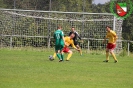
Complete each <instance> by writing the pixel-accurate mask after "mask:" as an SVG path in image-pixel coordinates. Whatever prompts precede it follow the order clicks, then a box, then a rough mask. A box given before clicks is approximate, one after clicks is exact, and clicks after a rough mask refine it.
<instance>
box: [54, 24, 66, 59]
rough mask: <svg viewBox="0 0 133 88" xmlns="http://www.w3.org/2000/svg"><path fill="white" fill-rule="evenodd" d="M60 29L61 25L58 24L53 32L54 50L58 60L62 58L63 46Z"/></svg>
mask: <svg viewBox="0 0 133 88" xmlns="http://www.w3.org/2000/svg"><path fill="white" fill-rule="evenodd" d="M61 29H62V28H61V26H59V27H58V30H56V31H55V32H54V39H55V52H56V55H57V57H58V58H59V60H60V61H62V60H63V53H62V49H63V47H64V34H63V31H62V30H61Z"/></svg>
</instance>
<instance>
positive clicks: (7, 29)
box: [0, 9, 123, 52]
mask: <svg viewBox="0 0 133 88" xmlns="http://www.w3.org/2000/svg"><path fill="white" fill-rule="evenodd" d="M122 22H123V21H122V20H120V19H117V18H115V17H114V16H113V15H112V14H110V13H85V12H60V11H39V10H19V9H0V24H1V25H0V30H1V31H0V39H1V41H0V47H26V46H31V47H48V48H51V47H54V40H53V33H54V31H55V30H56V29H57V26H58V25H62V27H63V31H64V33H65V36H67V35H68V33H69V32H70V28H71V27H72V26H74V27H75V28H76V30H77V31H78V32H79V34H80V35H81V37H82V39H84V43H80V46H81V47H82V48H83V49H89V50H103V49H105V45H103V44H102V40H103V38H104V37H105V34H106V30H105V27H106V26H107V25H109V26H111V27H112V28H113V29H114V31H116V33H117V34H118V38H119V39H118V40H121V39H122V28H121V26H122ZM121 50H122V41H117V48H116V52H120V51H121Z"/></svg>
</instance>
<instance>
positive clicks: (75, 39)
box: [69, 27, 82, 55]
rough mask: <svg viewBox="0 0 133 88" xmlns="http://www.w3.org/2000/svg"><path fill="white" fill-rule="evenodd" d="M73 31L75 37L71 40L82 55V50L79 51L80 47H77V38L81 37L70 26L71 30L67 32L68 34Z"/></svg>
mask: <svg viewBox="0 0 133 88" xmlns="http://www.w3.org/2000/svg"><path fill="white" fill-rule="evenodd" d="M72 33H74V34H75V37H74V38H73V42H74V45H75V46H76V47H77V48H78V49H80V55H82V51H81V48H80V47H79V45H78V38H79V39H80V40H81V37H80V36H79V34H78V32H77V31H76V30H75V28H74V27H72V28H71V32H70V33H69V36H70V35H71V34H72Z"/></svg>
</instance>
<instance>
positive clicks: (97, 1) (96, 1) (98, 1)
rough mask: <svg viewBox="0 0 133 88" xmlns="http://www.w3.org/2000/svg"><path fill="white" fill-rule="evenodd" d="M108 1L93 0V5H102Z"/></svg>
mask: <svg viewBox="0 0 133 88" xmlns="http://www.w3.org/2000/svg"><path fill="white" fill-rule="evenodd" d="M109 1H110V0H94V2H93V3H95V4H98V3H100V4H104V3H105V2H109Z"/></svg>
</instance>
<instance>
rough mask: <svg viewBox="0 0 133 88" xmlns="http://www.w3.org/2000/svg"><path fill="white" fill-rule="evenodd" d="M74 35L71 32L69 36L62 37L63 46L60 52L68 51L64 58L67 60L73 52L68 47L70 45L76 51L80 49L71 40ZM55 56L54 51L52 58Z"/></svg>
mask: <svg viewBox="0 0 133 88" xmlns="http://www.w3.org/2000/svg"><path fill="white" fill-rule="evenodd" d="M74 36H75V34H74V33H72V34H71V35H70V36H67V37H65V38H64V40H65V46H64V48H63V50H62V52H63V53H69V54H68V56H67V58H66V61H69V60H70V57H71V56H72V53H73V52H72V51H71V50H70V49H69V48H68V47H69V46H70V45H71V46H72V47H73V48H74V49H76V50H77V51H80V49H78V48H77V47H76V46H75V45H74V42H73V38H74ZM55 56H56V55H55V53H54V55H53V58H55Z"/></svg>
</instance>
